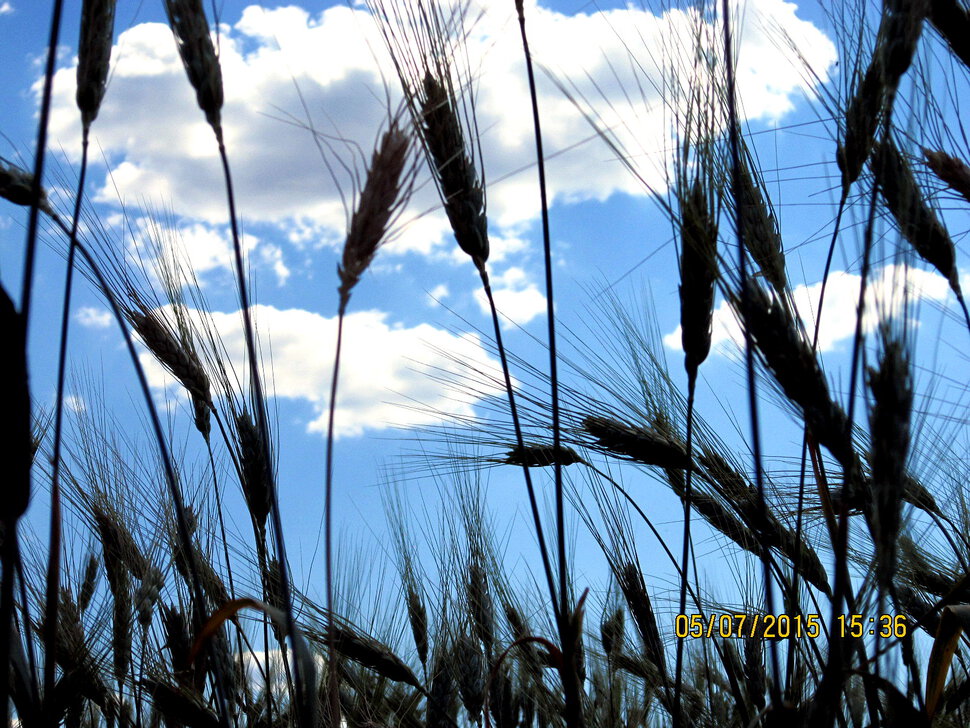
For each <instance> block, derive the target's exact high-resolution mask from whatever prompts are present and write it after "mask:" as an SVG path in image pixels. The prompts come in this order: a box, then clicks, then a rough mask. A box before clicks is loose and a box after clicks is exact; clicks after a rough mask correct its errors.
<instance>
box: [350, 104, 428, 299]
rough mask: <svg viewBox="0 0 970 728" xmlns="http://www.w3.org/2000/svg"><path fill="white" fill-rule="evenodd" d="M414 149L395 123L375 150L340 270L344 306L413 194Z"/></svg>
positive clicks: (404, 133)
mask: <svg viewBox="0 0 970 728" xmlns="http://www.w3.org/2000/svg"><path fill="white" fill-rule="evenodd" d="M410 149H411V137H410V135H409V133H408V132H407V131H406V130H404V129H401V128H400V127H399V126H398V124H397V121H396V120H393V121H392V122H391V125H390V127H389V128H388V130H387V131H386V132H384V134H383V135H382V136H381V140H380V143H379V144H378V146H377V148H376V149H375V150H374V154H373V157H372V158H371V163H370V167H369V168H368V170H367V179H366V181H365V182H364V188H363V190H361V193H360V198H359V200H358V202H357V209H356V210H354V213H353V216H352V217H351V221H350V228H349V230H348V232H347V239H346V242H345V243H344V251H343V257H342V258H341V261H340V264H339V266H338V267H337V274H338V275H339V277H340V287H339V288H338V292H339V294H340V299H341V301H342V302H344V303H346V301H347V300H348V299H349V298H350V292H351V291H352V290H353V288H354V286H356V285H357V282H358V281H359V280H360V277H361V276H362V275H363V273H364V271H365V270H367V267H368V266H369V265H370V263H371V261H372V260H373V259H374V255H375V254H376V253H377V250H378V248H379V247H380V246H381V245H383V244H384V243H385V242H386V240H387V235H388V228H389V225H390V223H391V220H392V219H393V217H394V215H395V213H396V211H398V210H399V209H400V208H401V206H402V205H403V204H404V202H406V200H407V198H408V196H409V194H410V182H409V177H410V176H409V175H408V174H406V168H407V164H408V157H409V153H410Z"/></svg>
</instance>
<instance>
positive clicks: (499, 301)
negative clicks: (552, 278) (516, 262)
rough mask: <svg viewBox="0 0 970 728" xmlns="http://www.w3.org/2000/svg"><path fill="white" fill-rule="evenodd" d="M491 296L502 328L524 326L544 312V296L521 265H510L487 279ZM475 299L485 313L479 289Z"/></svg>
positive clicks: (486, 311) (487, 312)
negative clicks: (489, 280)
mask: <svg viewBox="0 0 970 728" xmlns="http://www.w3.org/2000/svg"><path fill="white" fill-rule="evenodd" d="M491 284H492V296H493V297H494V298H495V307H496V308H497V309H498V312H499V314H500V316H501V317H502V318H501V323H502V326H503V328H508V327H510V326H512V325H514V324H517V325H519V326H524V325H525V324H527V323H529V322H530V321H532V319H534V318H535V317H536V316H538V315H539V314H542V313H545V311H546V297H545V295H544V294H543V293H542V292H541V291H540V290H539V288H538V287H537V286H536V284H535V283H533V282H532V281H531V280H530V279H529V276H528V275H527V274H526V272H525V271H524V270H522V269H521V268H516V267H512V268H509V269H508V270H507V271H505V272H504V273H502V274H501V275H499V276H494V277H493V278H492V279H491ZM475 300H476V301H477V302H478V307H479V308H480V309H481V311H482V313H483V314H489V313H490V309H489V307H488V298H486V297H485V293H484V291H482V290H480V289H479V290H477V291H476V292H475Z"/></svg>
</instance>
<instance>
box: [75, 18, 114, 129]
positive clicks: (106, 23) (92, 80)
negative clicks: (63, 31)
mask: <svg viewBox="0 0 970 728" xmlns="http://www.w3.org/2000/svg"><path fill="white" fill-rule="evenodd" d="M115 5H116V0H84V3H83V5H82V6H81V37H80V40H79V42H78V60H77V93H76V94H75V100H76V102H77V107H78V110H79V111H80V112H81V124H82V126H83V128H84V129H85V130H87V129H88V128H90V126H91V124H92V123H93V122H94V120H95V118H97V116H98V110H99V109H100V108H101V101H102V100H103V99H104V92H105V85H106V84H107V81H108V67H109V64H110V62H111V44H112V41H113V39H114V25H115Z"/></svg>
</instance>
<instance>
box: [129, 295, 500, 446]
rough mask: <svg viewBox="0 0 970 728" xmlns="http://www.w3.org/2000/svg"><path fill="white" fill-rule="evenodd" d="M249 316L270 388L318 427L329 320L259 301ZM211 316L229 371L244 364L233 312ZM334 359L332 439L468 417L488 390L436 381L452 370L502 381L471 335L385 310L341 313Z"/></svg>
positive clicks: (330, 341) (327, 367)
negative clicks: (402, 319)
mask: <svg viewBox="0 0 970 728" xmlns="http://www.w3.org/2000/svg"><path fill="white" fill-rule="evenodd" d="M253 314H254V319H255V322H256V324H257V326H258V330H259V335H260V346H261V350H262V351H263V353H264V361H265V367H266V371H267V372H268V375H267V376H268V382H269V383H270V384H269V386H270V387H271V389H272V391H273V392H274V393H275V395H276V396H277V397H282V398H285V399H290V400H296V401H302V402H306V403H308V404H309V405H310V406H311V408H312V416H311V418H310V419H309V421H308V424H307V429H308V431H310V432H316V433H325V432H326V424H327V419H326V418H327V406H328V396H329V391H330V377H331V376H332V368H331V367H332V359H333V345H334V342H335V341H336V335H337V328H336V327H337V321H336V319H335V318H328V317H326V316H321V315H320V314H317V313H313V312H312V311H306V310H303V309H296V308H293V309H279V308H274V307H272V306H264V305H260V306H255V307H254V308H253ZM192 316H193V317H196V318H197V317H198V316H199V314H198V313H197V312H196V313H193V314H192ZM211 322H212V326H213V327H214V330H215V332H216V333H217V334H218V335H219V337H220V339H221V341H222V342H223V343H224V345H225V347H226V352H227V354H228V356H229V358H230V360H231V361H232V362H233V363H234V366H235V368H236V370H237V371H244V361H245V359H244V352H245V340H244V337H243V330H242V323H241V320H240V317H239V315H238V313H214V314H212V315H211ZM341 356H342V359H341V369H340V389H339V395H338V400H337V415H336V423H337V424H336V433H337V435H338V436H356V435H360V434H362V433H363V432H365V431H376V430H382V429H385V428H387V427H390V426H405V427H413V426H417V425H424V424H430V423H433V422H437V421H440V420H442V419H445V418H446V417H449V416H453V415H461V416H468V415H471V414H472V412H473V407H474V404H475V403H476V401H478V399H479V398H480V397H482V396H484V394H488V393H484V394H483V393H482V392H480V391H476V392H475V393H471V392H465V393H462V392H456V391H454V390H453V389H450V388H448V387H446V386H445V385H443V384H442V383H441V377H442V375H443V374H444V375H448V374H451V375H455V376H459V375H460V374H461V373H462V372H463V371H466V367H474V368H476V369H480V370H482V371H492V372H495V374H496V381H499V380H500V376H499V370H498V368H497V367H498V363H497V362H496V361H495V360H493V359H492V358H491V357H489V356H488V354H487V353H486V352H485V349H484V348H483V346H482V343H481V341H480V340H479V338H478V336H476V335H474V334H455V333H451V332H448V331H445V330H443V329H439V328H435V327H434V326H431V325H429V324H420V325H417V326H412V327H406V326H402V325H400V324H396V323H393V322H391V321H389V320H388V315H387V314H386V313H384V312H382V311H360V312H354V313H351V314H348V315H347V318H346V320H345V324H344V349H343V353H342V355H341ZM141 358H142V362H143V364H144V365H145V368H146V371H147V373H148V377H149V381H150V383H151V384H152V386H153V387H155V388H156V389H162V390H166V391H168V392H169V393H170V394H174V395H176V396H181V392H180V390H179V388H178V387H177V385H176V384H175V382H174V381H173V380H172V378H171V376H170V375H169V374H168V373H167V372H166V371H165V370H164V369H163V368H162V367H161V365H159V364H158V363H157V362H156V361H155V360H154V359H153V358H152V357H151V355H150V354H147V353H146V354H143V355H142V357H141ZM495 393H496V394H500V393H501V392H500V391H498V390H496V392H495ZM416 405H418V406H419V407H420V409H415V406H416Z"/></svg>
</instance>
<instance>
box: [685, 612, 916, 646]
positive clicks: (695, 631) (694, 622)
mask: <svg viewBox="0 0 970 728" xmlns="http://www.w3.org/2000/svg"><path fill="white" fill-rule="evenodd" d="M909 628H910V623H909V619H908V618H907V617H906V616H905V615H902V614H880V615H878V616H875V617H866V616H864V615H861V614H840V615H839V616H838V617H837V618H836V624H835V633H836V634H837V635H838V636H840V637H853V638H856V639H861V638H862V637H865V636H866V635H868V636H870V637H875V636H878V637H880V638H882V639H890V638H894V637H895V638H903V637H906V636H907V635H908V634H909ZM674 634H675V635H676V636H677V637H678V638H680V639H685V638H693V639H701V638H704V639H710V638H712V637H720V638H722V639H727V638H731V637H753V638H760V639H767V640H779V639H780V640H784V639H790V638H795V639H801V638H803V637H807V638H809V639H818V638H819V637H821V635H822V617H821V615H818V614H757V613H755V614H746V613H744V612H736V613H733V614H723V613H721V614H719V613H716V612H715V613H711V614H678V615H676V616H675V617H674Z"/></svg>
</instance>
